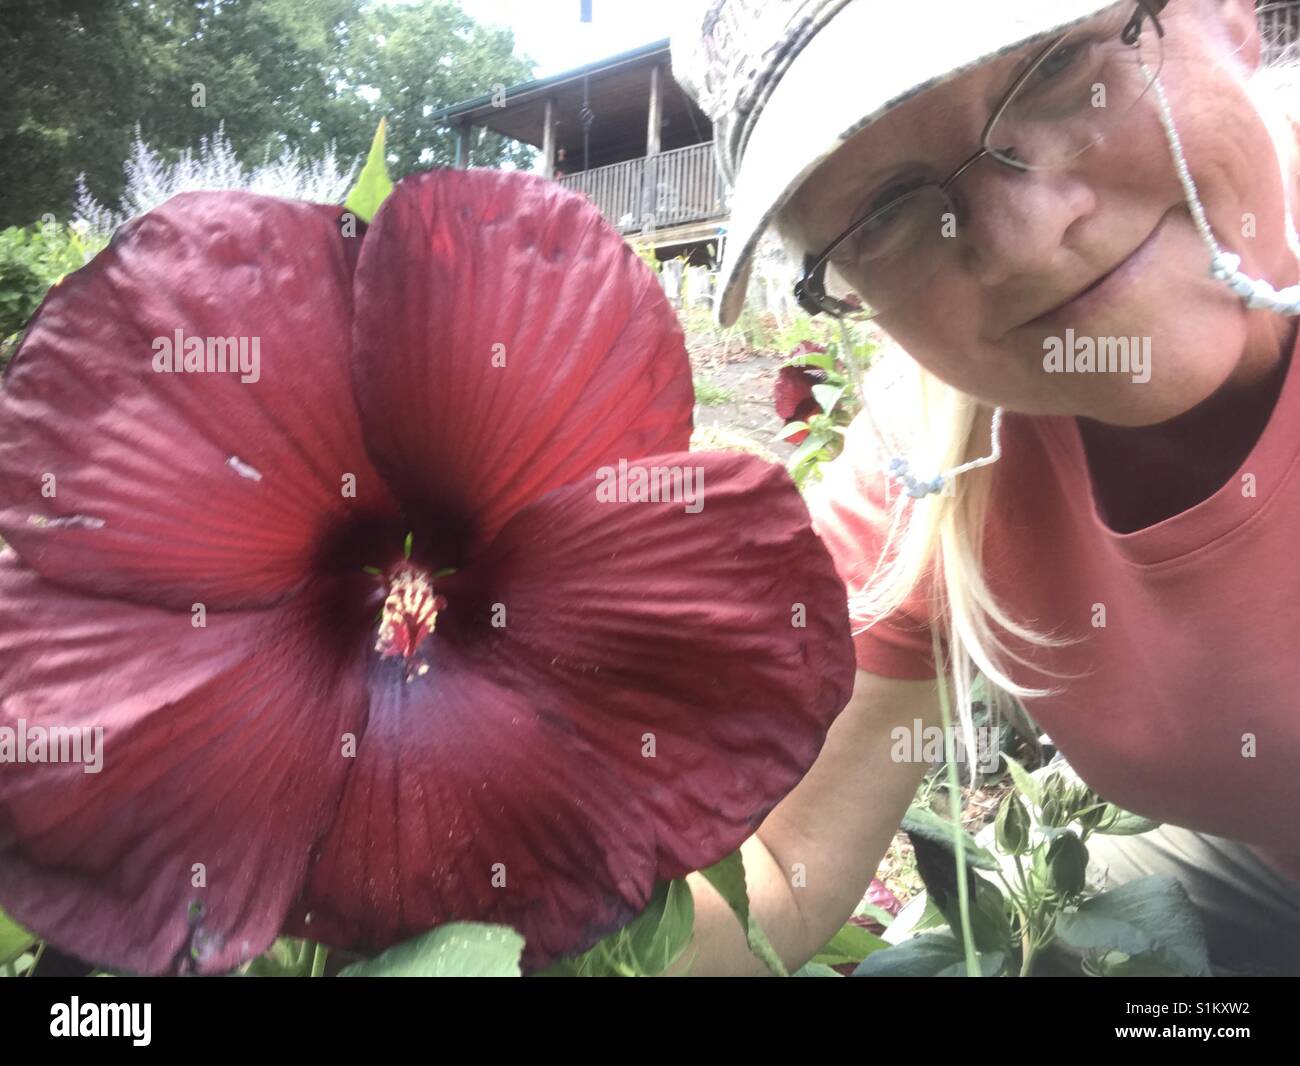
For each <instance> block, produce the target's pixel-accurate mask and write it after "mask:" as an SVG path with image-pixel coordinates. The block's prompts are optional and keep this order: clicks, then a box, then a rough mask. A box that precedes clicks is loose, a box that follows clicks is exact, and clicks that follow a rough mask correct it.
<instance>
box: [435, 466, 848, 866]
mask: <svg viewBox="0 0 1300 1066" xmlns="http://www.w3.org/2000/svg"><path fill="white" fill-rule="evenodd" d="M637 468H641V469H644V470H646V471H647V473H649V472H651V471H654V470H656V469H657V470H659V471H663V470H668V471H672V470H674V469H676V470H679V471H683V472H684V471H685V470H687V469H691V468H695V469H696V470H702V471H703V472H704V473H703V478H702V482H701V481H700V475H699V474H698V473H697V474H696V475H695V477H696V488H697V489H698V488H699V487H700V486H701V484H702V488H703V494H702V497H697V498H698V499H699V500H700V502H701V503H702V506H701V507H700V508H699V509H698V511H697V512H696V513H691V511H690V510H689V509H688V506H689V505H687V504H686V503H684V502H682V501H681V499H680V498H679V500H678V502H660V503H652V502H641V503H638V502H634V500H633V498H632V497H633V496H634V495H635V493H634V491H633V489H632V484H633V482H634V479H635V474H634V473H633V471H634V470H636V469H637ZM627 470H628V474H627V479H626V482H627V489H628V491H627V492H626V493H616V495H623V496H625V497H627V499H626V501H625V502H604V501H605V500H607V499H608V496H609V493H608V492H607V491H604V490H602V492H601V493H598V491H597V488H598V485H601V484H602V482H603V481H604V480H605V479H607V478H608V477H609V474H608V473H600V474H598V475H596V476H594V477H591V478H588V479H585V480H584V481H583V482H581V483H578V484H575V485H572V486H569V487H567V488H564V489H561V490H558V491H556V492H553V493H551V494H549V495H547V496H546V497H544V498H543V499H542V500H540V501H538V502H537V503H536V504H534V505H533V506H531V507H529V508H527V509H526V510H525V511H522V512H520V514H518V515H517V516H516V517H515V518H514V519H513V520H512V521H511V522H510V524H509V525H507V526H506V528H505V529H503V530H502V532H501V534H500V536H499V537H498V538H497V540H496V542H495V543H494V544H493V545H492V546H491V547H490V549H489V550H488V552H487V553H486V554H485V556H484V557H483V558H482V559H481V560H480V562H479V564H478V566H481V568H482V570H483V571H484V572H485V573H486V574H487V575H489V578H488V580H487V584H486V585H485V587H484V589H483V590H482V592H481V593H480V594H479V597H480V598H479V604H480V606H479V607H478V609H477V613H478V614H479V615H480V616H481V617H487V614H488V612H489V611H490V610H491V609H492V606H493V605H495V604H501V605H502V607H503V609H504V620H505V625H504V626H503V627H502V628H499V629H496V630H490V631H489V632H494V633H495V634H496V642H497V644H498V645H499V648H498V650H497V652H496V656H495V658H496V660H497V662H498V663H501V664H508V665H509V668H510V669H511V671H512V672H513V673H514V675H515V676H517V677H518V678H519V680H517V681H516V685H517V686H518V687H519V688H520V689H521V690H523V691H547V690H550V691H551V692H562V693H563V695H564V700H563V703H562V705H561V707H562V710H561V712H560V713H561V715H562V718H563V720H564V721H566V722H567V723H568V724H569V725H570V727H571V728H572V729H573V730H574V731H575V733H576V736H578V737H581V738H582V740H583V741H584V742H585V743H586V744H587V745H589V746H590V747H591V749H592V750H594V751H595V752H596V753H597V758H598V760H599V762H600V763H601V765H603V766H604V767H606V768H607V769H608V770H609V771H610V772H612V773H615V774H617V775H618V777H619V778H620V779H621V781H622V782H623V784H624V786H625V787H626V788H627V790H628V793H629V795H632V796H636V797H638V798H639V802H640V803H641V804H642V805H643V806H644V808H645V817H646V818H647V819H648V820H649V822H650V824H651V825H652V826H653V829H654V833H655V845H656V848H657V849H658V868H657V871H656V876H657V877H658V878H660V879H668V878H672V877H678V876H681V875H682V874H684V873H686V872H689V871H691V870H695V869H698V868H700V867H702V866H705V865H709V864H711V863H714V862H716V861H718V860H719V859H721V858H723V857H725V856H726V855H727V854H729V853H730V852H731V851H732V850H734V849H735V848H736V847H737V846H738V845H739V844H740V843H741V842H742V841H743V840H744V839H745V838H746V837H747V836H748V835H749V834H750V833H752V832H753V830H754V829H755V828H757V826H758V825H759V823H760V822H761V821H762V819H763V818H764V817H765V816H766V815H767V813H768V811H770V810H771V809H772V808H773V807H774V806H775V805H776V804H777V802H778V801H779V800H780V799H781V798H782V797H783V796H784V795H785V794H786V793H787V792H789V791H790V789H792V788H793V787H794V786H795V785H796V784H797V783H798V781H799V780H800V779H801V778H802V777H803V776H804V774H805V773H806V772H807V770H808V768H809V767H810V766H811V765H812V763H813V761H814V759H815V758H816V756H817V754H818V752H819V751H820V749H821V745H822V742H823V740H824V739H825V734H826V731H827V729H828V728H829V727H830V724H831V722H832V721H833V719H834V718H835V716H836V715H837V714H839V712H840V710H841V709H842V708H843V707H844V706H845V704H846V703H847V702H848V699H849V696H850V694H851V691H852V686H853V679H854V672H855V665H854V657H853V645H852V639H851V636H850V626H849V620H848V607H847V603H846V597H845V593H844V586H843V583H842V582H840V580H839V579H838V577H837V576H836V573H835V569H834V566H833V564H832V562H831V559H830V556H829V555H828V553H827V551H826V549H825V547H824V546H823V545H822V543H821V541H820V540H819V539H818V538H817V536H816V535H815V534H814V533H813V531H812V529H811V527H810V523H809V517H808V512H807V509H806V508H805V506H804V504H803V501H802V499H801V498H800V496H799V494H798V492H797V491H796V490H795V488H794V486H793V484H792V483H791V481H790V479H789V476H788V475H787V474H786V473H785V471H784V470H782V469H781V468H780V467H779V466H776V465H774V464H769V463H766V462H763V461H761V460H759V459H755V458H753V457H751V456H746V455H737V454H733V453H727V454H723V453H701V452H691V453H679V454H671V455H661V456H655V457H653V458H648V459H644V460H639V461H637V462H636V463H629V464H628V467H627ZM606 488H608V486H607V485H606ZM662 495H664V494H661V496H662ZM602 497H603V498H602ZM449 595H450V594H449ZM455 620H456V612H455V599H454V598H453V600H452V608H451V609H450V610H449V612H448V627H447V629H448V632H447V637H448V639H456V637H457V632H456V630H455V628H454V623H455ZM502 668H504V667H502ZM550 698H552V699H554V697H553V696H551V697H550ZM648 752H653V755H648V754H647V753H648Z"/></svg>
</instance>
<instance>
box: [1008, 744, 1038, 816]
mask: <svg viewBox="0 0 1300 1066" xmlns="http://www.w3.org/2000/svg"><path fill="white" fill-rule="evenodd" d="M1002 758H1003V759H1005V760H1006V763H1007V769H1008V770H1010V771H1011V780H1012V781H1014V782H1015V783H1016V788H1018V789H1020V791H1021V792H1023V793H1024V794H1025V795H1026V796H1028V797H1029V801H1030V802H1031V803H1032V804H1033V805H1034V806H1035V807H1037V806H1038V805H1039V803H1040V802H1042V793H1040V792H1039V790H1038V782H1037V781H1035V780H1034V779H1033V778H1032V777H1030V776H1029V771H1028V770H1026V769H1025V768H1024V767H1023V766H1021V765H1020V764H1019V763H1018V762H1016V760H1015V759H1013V758H1012V757H1011V756H1010V755H1008V754H1007V753H1006V752H1003V753H1002Z"/></svg>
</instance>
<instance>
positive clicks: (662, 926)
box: [623, 878, 695, 977]
mask: <svg viewBox="0 0 1300 1066" xmlns="http://www.w3.org/2000/svg"><path fill="white" fill-rule="evenodd" d="M694 930H695V898H694V897H693V896H692V895H691V886H690V885H688V884H687V883H686V881H685V879H684V878H679V879H677V880H676V881H670V882H669V883H668V884H666V885H665V884H660V885H658V886H656V888H655V892H654V895H653V896H652V897H651V900H650V905H649V906H648V907H646V909H645V911H643V912H642V913H641V914H640V915H638V916H637V918H636V919H635V920H634V921H632V922H631V923H630V924H629V925H628V926H627V928H626V929H625V930H624V931H623V932H624V933H625V935H626V946H627V950H628V952H629V954H630V955H631V962H632V967H633V969H635V970H636V972H637V973H638V974H641V975H642V976H646V977H653V976H657V975H659V974H661V973H663V972H664V971H665V970H667V969H668V968H669V967H670V966H672V964H673V963H674V962H676V961H677V959H678V958H679V957H680V956H681V953H682V952H683V951H685V950H686V945H687V944H689V943H690V942H691V934H692V933H693V932H694Z"/></svg>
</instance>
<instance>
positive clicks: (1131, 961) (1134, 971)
mask: <svg viewBox="0 0 1300 1066" xmlns="http://www.w3.org/2000/svg"><path fill="white" fill-rule="evenodd" d="M1098 969H1099V970H1100V971H1101V975H1102V976H1103V977H1180V976H1182V975H1181V974H1179V973H1178V971H1177V970H1171V969H1170V968H1169V967H1168V966H1166V965H1164V963H1162V962H1161V961H1160V960H1159V959H1157V958H1155V957H1153V956H1151V955H1134V956H1129V955H1125V954H1124V953H1123V952H1122V951H1110V952H1107V953H1106V955H1105V956H1103V957H1102V959H1101V960H1100V961H1099V962H1098Z"/></svg>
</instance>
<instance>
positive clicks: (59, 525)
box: [27, 514, 104, 529]
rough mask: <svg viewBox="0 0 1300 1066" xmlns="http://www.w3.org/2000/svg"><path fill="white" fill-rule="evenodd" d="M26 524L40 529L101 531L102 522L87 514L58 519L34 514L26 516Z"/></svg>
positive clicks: (62, 516) (65, 516)
mask: <svg viewBox="0 0 1300 1066" xmlns="http://www.w3.org/2000/svg"><path fill="white" fill-rule="evenodd" d="M27 524H28V525H31V526H36V527H38V528H40V529H69V528H80V529H103V528H104V520H103V519H102V518H96V517H95V516H94V515H88V514H69V515H60V516H59V517H58V518H50V517H48V516H46V515H43V514H34V515H28V516H27Z"/></svg>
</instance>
